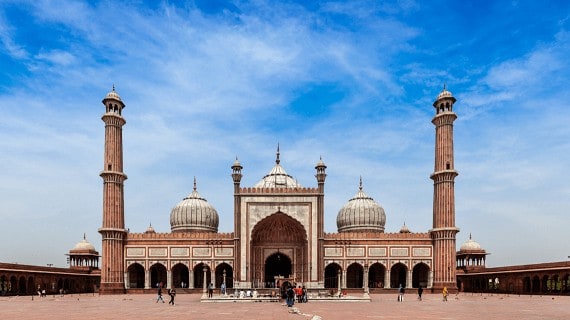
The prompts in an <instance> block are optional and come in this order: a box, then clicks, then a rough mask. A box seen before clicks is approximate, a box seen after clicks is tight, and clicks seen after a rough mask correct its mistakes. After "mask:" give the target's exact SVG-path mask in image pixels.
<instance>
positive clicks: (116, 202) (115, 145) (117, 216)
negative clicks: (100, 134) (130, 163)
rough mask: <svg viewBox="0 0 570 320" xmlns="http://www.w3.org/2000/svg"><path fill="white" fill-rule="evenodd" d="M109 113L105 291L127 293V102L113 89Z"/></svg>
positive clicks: (105, 176) (103, 173) (106, 116)
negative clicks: (124, 165)
mask: <svg viewBox="0 0 570 320" xmlns="http://www.w3.org/2000/svg"><path fill="white" fill-rule="evenodd" d="M102 102H103V104H104V105H105V114H104V115H103V116H102V117H101V119H102V120H103V122H105V155H104V164H103V171H101V174H100V176H101V178H103V226H102V227H101V228H100V229H99V233H101V237H102V238H103V243H102V261H101V288H100V290H99V292H100V293H102V294H112V293H124V287H125V286H124V283H123V282H124V281H123V279H124V261H123V260H124V259H123V258H124V256H123V241H124V238H125V235H126V233H127V231H126V230H125V207H124V196H123V186H124V181H125V180H126V179H127V176H126V175H125V174H124V173H123V125H125V123H126V121H125V119H124V118H123V116H122V115H121V114H122V111H123V108H125V104H124V103H123V101H122V100H121V97H119V95H118V94H117V92H116V91H115V86H113V90H112V91H111V92H109V93H108V94H107V95H106V96H105V98H104V99H103V101H102Z"/></svg>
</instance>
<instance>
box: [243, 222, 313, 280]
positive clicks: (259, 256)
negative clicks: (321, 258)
mask: <svg viewBox="0 0 570 320" xmlns="http://www.w3.org/2000/svg"><path fill="white" fill-rule="evenodd" d="M307 257H308V247H307V233H306V231H305V228H304V227H303V225H301V223H300V222H299V221H297V220H295V219H293V218H292V217H290V216H289V215H287V214H285V213H283V212H281V211H278V212H276V213H274V214H272V215H270V216H268V217H266V218H264V219H262V220H261V221H259V222H258V223H257V224H256V225H255V226H254V227H253V230H252V232H251V257H250V261H249V265H250V269H249V271H248V277H249V279H251V281H252V285H253V286H254V287H271V286H273V285H274V281H275V276H277V275H280V276H283V277H285V278H291V279H293V280H294V281H295V282H305V281H308V275H309V273H308V269H309V263H308V258H307Z"/></svg>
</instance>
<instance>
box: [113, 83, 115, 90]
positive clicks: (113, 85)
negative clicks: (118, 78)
mask: <svg viewBox="0 0 570 320" xmlns="http://www.w3.org/2000/svg"><path fill="white" fill-rule="evenodd" d="M113 92H115V84H114V83H113Z"/></svg>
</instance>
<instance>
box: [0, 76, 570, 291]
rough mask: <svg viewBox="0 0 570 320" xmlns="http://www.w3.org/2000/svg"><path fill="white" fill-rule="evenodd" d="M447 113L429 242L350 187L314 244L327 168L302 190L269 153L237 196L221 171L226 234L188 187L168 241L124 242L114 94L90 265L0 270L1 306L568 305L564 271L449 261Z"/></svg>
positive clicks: (84, 248)
mask: <svg viewBox="0 0 570 320" xmlns="http://www.w3.org/2000/svg"><path fill="white" fill-rule="evenodd" d="M455 101H456V99H455V98H454V97H453V95H452V94H451V92H449V91H448V90H446V88H445V87H444V88H443V90H442V91H441V93H440V94H439V95H438V96H437V98H436V100H435V102H434V103H433V106H434V111H435V115H434V117H433V119H432V123H433V124H434V126H435V163H434V172H433V173H432V174H431V176H430V178H431V179H432V180H433V187H434V191H433V211H432V216H433V225H432V228H431V229H430V230H426V231H425V232H411V231H410V230H409V229H408V228H407V227H406V225H405V224H404V226H403V227H402V228H401V230H400V231H399V232H396V233H387V232H385V230H384V225H385V222H386V213H385V212H384V209H383V208H382V206H381V205H380V204H378V203H377V202H376V201H374V200H373V199H372V198H371V197H370V196H369V195H368V193H367V192H365V191H364V188H363V185H362V181H361V182H360V185H359V186H358V188H357V190H355V191H356V193H355V195H354V197H353V198H351V199H349V200H348V201H347V202H346V204H345V205H344V206H343V207H342V208H340V209H339V211H338V214H337V227H338V231H337V232H336V233H325V232H324V216H325V214H324V199H325V181H326V177H327V174H326V169H327V166H326V165H325V163H324V161H323V160H322V159H319V160H318V161H317V163H316V165H315V166H314V168H315V178H316V184H315V185H314V186H309V187H306V186H305V187H304V186H301V185H299V183H298V182H297V180H296V179H295V178H293V177H292V176H291V175H289V174H287V172H286V171H285V169H284V167H283V166H282V164H281V159H280V152H279V147H278V148H277V153H276V157H275V163H274V164H273V167H272V168H271V169H270V170H269V172H268V173H267V175H265V176H264V177H261V179H260V180H259V182H258V183H257V184H255V185H253V186H242V185H241V179H242V169H243V166H242V165H241V163H240V162H239V161H238V160H237V159H236V160H235V161H234V162H233V163H232V164H231V166H229V167H230V168H229V169H231V171H230V173H231V177H232V180H233V184H234V230H233V232H230V233H220V232H218V223H219V216H218V213H217V211H216V209H215V208H214V206H212V205H211V204H210V203H208V201H207V200H206V198H204V197H203V196H202V195H200V193H199V192H198V187H197V185H196V182H194V188H193V190H192V192H191V193H190V194H189V195H188V196H187V197H186V198H184V199H182V200H181V201H180V202H179V203H178V204H176V205H175V206H174V208H173V209H172V211H171V213H170V226H171V232H169V233H157V232H155V231H154V229H153V228H152V226H149V227H148V229H147V230H146V231H144V232H140V233H134V232H131V231H130V230H129V229H126V228H125V214H124V196H123V190H124V182H125V180H126V179H127V176H126V174H125V173H124V172H123V141H122V128H123V125H124V124H125V118H124V117H123V109H124V108H125V104H124V103H123V101H122V100H121V98H120V96H119V94H118V93H117V92H116V91H115V88H113V90H112V91H111V92H109V93H108V94H107V95H106V96H105V98H104V99H103V104H104V105H105V113H104V114H103V116H102V120H103V122H104V123H105V150H104V167H103V171H102V172H101V173H100V176H101V177H102V178H103V223H102V226H101V228H100V229H99V233H100V234H101V236H102V254H101V256H100V255H99V252H97V251H96V250H95V247H94V246H93V245H91V244H90V243H89V242H88V241H87V239H86V237H85V236H84V237H83V240H82V241H80V242H79V243H77V244H76V245H75V246H74V247H73V248H72V249H71V250H69V253H68V254H66V255H67V256H68V264H69V268H57V267H53V266H51V265H48V266H47V267H46V266H34V265H23V264H17V263H1V262H0V295H25V294H31V295H33V294H36V293H37V292H39V291H40V289H41V290H45V291H46V292H47V293H48V294H55V293H57V292H68V293H80V292H93V293H94V292H97V291H98V292H99V293H100V294H113V293H136V292H148V291H149V290H151V289H152V288H156V287H157V286H158V285H163V286H164V287H166V288H180V289H181V290H180V291H179V292H195V291H198V292H200V291H202V292H205V290H206V285H207V284H209V283H212V284H213V285H214V286H215V287H216V288H220V287H222V285H225V287H226V288H236V289H251V288H256V289H258V290H260V291H261V290H265V289H262V288H275V287H283V286H286V285H288V284H298V285H304V286H305V287H307V288H309V290H318V292H319V293H320V292H322V291H324V292H329V291H330V292H335V293H339V292H341V290H342V291H343V292H345V291H353V292H361V293H364V295H365V296H366V294H368V293H369V292H371V293H382V292H389V290H390V289H391V288H398V287H399V286H403V287H405V288H417V287H420V286H421V287H423V288H426V289H431V291H435V292H441V291H440V290H441V289H442V288H444V287H447V288H448V289H449V290H450V291H451V292H454V291H457V290H459V291H464V292H497V293H501V292H502V293H518V294H566V295H567V294H570V262H569V261H560V262H549V263H538V264H529V265H514V266H504V267H494V268H488V267H486V266H485V262H486V257H487V255H488V254H489V253H487V251H486V250H485V249H483V248H482V247H481V245H479V243H477V242H475V241H474V240H473V239H472V237H471V235H469V239H468V240H467V241H466V242H465V243H463V244H462V245H461V246H460V248H459V251H457V252H456V251H455V248H456V234H457V233H458V232H459V229H458V228H457V227H456V226H455V197H454V181H455V177H456V176H457V174H458V173H457V171H455V168H454V153H453V122H454V121H455V119H456V118H457V115H456V114H455V113H454V112H453V105H454V103H455ZM270 166H271V165H270V164H268V168H269V167H270ZM228 183H229V182H228ZM329 215H330V214H329ZM99 258H101V261H100V262H101V263H99ZM272 291H275V290H272Z"/></svg>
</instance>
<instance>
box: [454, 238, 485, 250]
mask: <svg viewBox="0 0 570 320" xmlns="http://www.w3.org/2000/svg"><path fill="white" fill-rule="evenodd" d="M459 250H460V251H483V248H481V245H480V244H479V243H477V242H476V241H475V240H473V239H472V238H471V234H469V239H468V240H467V241H465V242H464V243H463V244H462V245H461V247H460V248H459Z"/></svg>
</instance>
